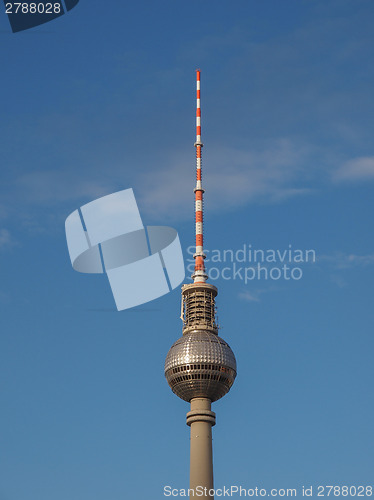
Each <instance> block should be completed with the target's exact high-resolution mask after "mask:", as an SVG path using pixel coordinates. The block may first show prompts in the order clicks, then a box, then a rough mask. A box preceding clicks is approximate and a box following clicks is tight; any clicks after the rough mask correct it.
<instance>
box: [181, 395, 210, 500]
mask: <svg viewBox="0 0 374 500" xmlns="http://www.w3.org/2000/svg"><path fill="white" fill-rule="evenodd" d="M215 423H216V415H215V413H214V412H212V411H211V401H210V399H208V398H194V399H192V400H191V411H189V412H188V413H187V425H189V426H190V427H191V442H190V490H193V492H194V493H193V494H191V495H190V498H195V497H197V496H199V498H210V499H212V498H214V496H213V495H209V492H210V491H211V490H213V449H212V426H213V425H215ZM197 488H198V489H197ZM202 493H203V494H202Z"/></svg>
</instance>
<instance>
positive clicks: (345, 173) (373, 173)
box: [333, 156, 374, 182]
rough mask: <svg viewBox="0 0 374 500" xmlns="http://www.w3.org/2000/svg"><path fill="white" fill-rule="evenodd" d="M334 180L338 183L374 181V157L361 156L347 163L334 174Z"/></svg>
mask: <svg viewBox="0 0 374 500" xmlns="http://www.w3.org/2000/svg"><path fill="white" fill-rule="evenodd" d="M333 180H334V181H336V182H344V181H367V180H374V156H361V157H358V158H353V159H352V160H349V161H347V162H346V163H344V164H343V165H342V166H341V167H340V168H338V169H337V170H335V172H333Z"/></svg>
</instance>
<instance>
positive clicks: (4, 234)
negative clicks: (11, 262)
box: [0, 228, 15, 248]
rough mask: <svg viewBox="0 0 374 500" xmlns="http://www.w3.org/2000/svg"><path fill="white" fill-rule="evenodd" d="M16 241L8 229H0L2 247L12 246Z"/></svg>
mask: <svg viewBox="0 0 374 500" xmlns="http://www.w3.org/2000/svg"><path fill="white" fill-rule="evenodd" d="M14 243H15V242H14V240H13V238H12V237H11V234H10V232H9V231H8V229H4V228H3V229H0V248H5V247H10V246H12V245H14Z"/></svg>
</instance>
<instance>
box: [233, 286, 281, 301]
mask: <svg viewBox="0 0 374 500" xmlns="http://www.w3.org/2000/svg"><path fill="white" fill-rule="evenodd" d="M280 290H281V288H280V287H275V286H269V287H268V288H260V289H256V290H252V289H251V290H244V291H242V292H239V293H238V298H239V299H241V300H244V301H246V302H260V301H261V298H260V297H261V295H264V294H265V293H269V292H277V291H280Z"/></svg>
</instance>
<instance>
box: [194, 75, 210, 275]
mask: <svg viewBox="0 0 374 500" xmlns="http://www.w3.org/2000/svg"><path fill="white" fill-rule="evenodd" d="M202 147H203V143H202V142H201V108H200V70H199V69H197V70H196V142H195V148H196V187H195V189H194V192H195V222H196V252H195V254H194V259H195V271H194V273H193V275H192V278H193V280H194V282H195V283H205V281H206V280H207V278H208V275H207V274H206V272H205V264H204V259H205V254H204V250H203V193H204V189H203V188H202V183H201V182H202V177H201V167H202V165H201V148H202Z"/></svg>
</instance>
